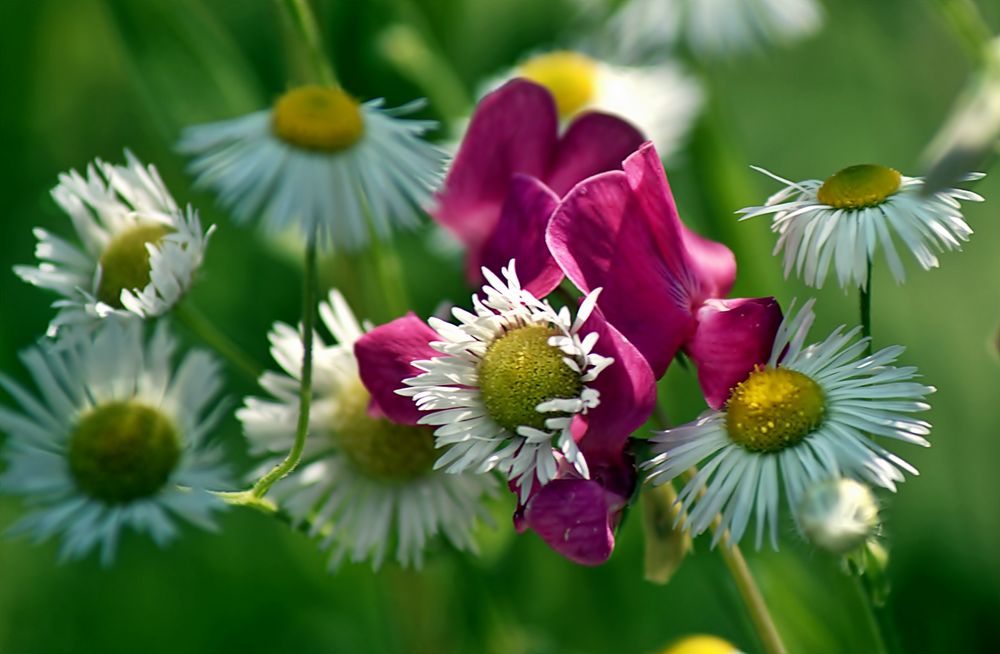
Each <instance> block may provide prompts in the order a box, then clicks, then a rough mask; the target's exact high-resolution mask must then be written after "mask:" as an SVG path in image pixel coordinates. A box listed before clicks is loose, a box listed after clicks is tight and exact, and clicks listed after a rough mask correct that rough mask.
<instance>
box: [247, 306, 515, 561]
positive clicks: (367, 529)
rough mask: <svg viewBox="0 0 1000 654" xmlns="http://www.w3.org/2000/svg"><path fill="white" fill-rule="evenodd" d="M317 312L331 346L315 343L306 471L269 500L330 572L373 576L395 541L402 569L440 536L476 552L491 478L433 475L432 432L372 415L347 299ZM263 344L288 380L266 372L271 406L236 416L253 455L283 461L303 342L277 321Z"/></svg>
mask: <svg viewBox="0 0 1000 654" xmlns="http://www.w3.org/2000/svg"><path fill="white" fill-rule="evenodd" d="M319 313H320V317H321V318H322V320H323V323H324V324H325V325H326V326H327V328H328V329H329V331H330V333H331V334H333V336H334V338H335V341H336V342H335V343H334V344H331V345H326V344H325V343H324V342H323V340H322V338H321V337H320V336H319V335H316V336H315V337H314V339H315V340H314V350H313V351H314V361H313V383H312V391H313V398H312V408H311V411H310V414H309V438H308V439H307V441H306V446H305V451H304V454H303V461H304V462H305V463H304V465H303V466H302V467H301V468H300V469H299V470H297V471H296V472H295V473H293V474H292V475H290V476H289V477H287V478H286V479H283V480H282V481H280V482H278V483H277V484H276V485H275V486H274V488H273V490H272V491H271V495H272V496H273V497H274V498H275V499H276V500H278V502H279V503H280V506H281V507H282V509H284V510H286V511H288V512H289V513H290V515H291V516H292V517H293V518H294V519H295V520H297V521H301V522H306V523H308V524H309V525H310V533H311V535H313V536H318V537H320V538H321V546H322V547H323V548H324V549H330V551H331V555H330V562H329V564H330V568H331V569H335V568H337V567H338V566H339V565H340V564H341V563H342V562H343V560H344V559H345V557H349V558H350V560H351V561H353V562H359V561H363V560H365V559H368V558H370V559H371V561H372V565H373V567H374V568H378V567H379V566H381V564H382V562H383V561H384V559H385V556H386V552H387V550H388V549H389V548H390V547H391V546H392V544H393V543H395V547H396V561H397V562H399V564H400V565H403V566H415V567H420V566H421V565H422V564H423V559H424V552H425V550H426V548H427V546H428V543H429V542H430V540H431V539H432V538H434V537H435V536H437V535H439V534H442V535H444V536H445V537H446V538H447V539H448V540H449V541H450V542H451V543H452V544H453V545H454V546H455V547H457V548H458V549H461V550H471V551H476V543H475V541H474V539H473V529H474V527H475V525H476V521H477V519H479V518H483V519H486V520H489V517H488V515H487V512H486V508H485V506H484V504H483V500H484V499H485V498H487V497H491V496H493V494H494V492H495V490H496V487H497V483H496V479H495V478H493V477H491V476H485V475H459V476H454V475H446V474H444V473H441V472H438V471H435V470H434V469H433V463H434V459H435V458H436V456H437V451H436V450H435V449H434V437H433V434H432V433H431V430H430V429H428V428H426V427H419V426H413V425H405V424H398V423H395V422H392V421H390V420H389V419H387V418H386V417H385V416H384V415H382V414H380V413H378V412H377V411H376V410H374V409H373V405H372V397H371V395H370V394H369V392H368V390H367V389H366V388H365V386H364V384H363V383H362V380H361V376H360V371H359V367H358V360H357V358H356V356H355V354H354V344H355V342H356V341H357V340H358V339H359V338H361V336H362V334H363V333H364V331H363V330H362V327H361V325H359V324H358V321H357V319H356V318H355V317H354V314H353V313H352V312H351V309H350V307H348V305H347V303H346V302H345V300H344V298H343V296H342V295H341V294H340V293H339V292H337V291H333V292H331V293H330V297H329V302H324V303H320V306H319ZM269 338H270V341H271V353H272V355H273V356H274V359H275V361H277V363H278V365H280V366H281V367H282V369H284V371H285V374H280V373H273V372H266V373H264V375H262V376H261V379H260V384H261V386H262V387H263V388H264V389H265V390H267V391H268V392H269V393H270V394H271V395H272V396H273V398H274V399H273V400H272V399H259V398H253V397H250V398H247V399H246V401H245V405H244V407H243V408H242V409H240V410H239V411H238V412H237V414H236V415H237V418H239V419H240V421H241V422H242V423H243V428H244V432H245V433H246V436H247V439H248V440H249V442H250V448H251V452H252V453H255V454H264V453H267V454H279V455H282V456H283V455H284V454H285V453H286V452H287V451H288V449H289V448H290V447H291V445H292V442H293V440H294V437H295V425H296V422H297V420H298V412H299V398H298V393H299V379H300V375H301V365H302V341H301V337H300V334H299V332H298V331H296V330H295V329H294V328H292V327H291V326H289V325H285V324H281V323H277V324H275V326H274V329H273V331H272V332H271V334H270V337H269ZM268 468H270V465H269V466H268Z"/></svg>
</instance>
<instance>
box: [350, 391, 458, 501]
mask: <svg viewBox="0 0 1000 654" xmlns="http://www.w3.org/2000/svg"><path fill="white" fill-rule="evenodd" d="M370 400H371V396H370V395H369V394H368V391H367V389H365V387H364V386H363V385H362V384H361V380H360V379H359V380H358V381H357V385H356V386H354V387H348V388H342V389H340V391H339V392H338V393H337V398H336V403H335V406H336V408H335V410H334V414H333V418H332V424H331V427H332V429H333V433H334V439H335V441H336V444H337V447H338V449H339V450H340V451H341V452H342V453H343V454H344V456H346V457H347V458H348V459H349V460H350V461H351V463H352V464H353V465H354V467H355V468H356V469H357V470H359V471H361V472H362V473H364V474H365V475H367V476H368V477H371V478H373V479H378V480H380V481H407V480H409V479H413V478H414V477H419V476H420V475H422V474H424V473H426V472H429V471H430V470H431V469H432V468H433V466H434V461H435V460H437V457H438V454H439V452H438V451H437V450H435V449H434V431H433V430H432V429H431V428H429V427H415V426H411V425H400V424H397V423H395V422H391V421H389V420H386V419H385V418H373V417H371V416H370V415H369V414H368V404H369V402H370Z"/></svg>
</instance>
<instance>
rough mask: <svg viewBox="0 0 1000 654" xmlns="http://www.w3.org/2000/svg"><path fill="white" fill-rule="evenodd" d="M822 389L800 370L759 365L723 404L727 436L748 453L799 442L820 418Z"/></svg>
mask: <svg viewBox="0 0 1000 654" xmlns="http://www.w3.org/2000/svg"><path fill="white" fill-rule="evenodd" d="M825 410H826V401H825V399H824V397H823V389H821V388H820V387H819V384H817V383H816V382H815V381H813V380H812V379H810V378H809V377H806V376H805V375H803V374H802V373H801V372H796V371H794V370H788V369H786V368H759V369H757V370H754V371H753V372H752V373H750V376H749V377H748V378H747V379H746V380H744V381H743V382H741V383H740V384H739V386H737V387H736V388H734V389H733V392H732V393H731V394H730V395H729V400H728V401H727V403H726V430H727V431H728V433H729V438H730V439H732V440H733V441H734V442H736V443H738V444H740V445H742V446H743V447H744V448H746V449H748V450H750V451H751V452H777V451H779V450H783V449H785V448H786V447H791V446H793V445H796V444H798V443H800V442H801V441H802V439H804V438H805V437H806V436H808V435H809V434H810V433H811V432H812V431H813V430H814V429H816V427H818V426H819V424H820V422H822V420H823V414H824V412H825Z"/></svg>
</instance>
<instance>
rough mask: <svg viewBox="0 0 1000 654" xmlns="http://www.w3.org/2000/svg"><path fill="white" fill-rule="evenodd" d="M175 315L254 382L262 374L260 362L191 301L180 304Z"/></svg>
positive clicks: (175, 310)
mask: <svg viewBox="0 0 1000 654" xmlns="http://www.w3.org/2000/svg"><path fill="white" fill-rule="evenodd" d="M174 315H176V316H177V319H178V320H179V321H180V322H181V324H183V325H184V326H185V327H187V328H188V329H189V330H191V332H192V333H194V334H195V335H196V336H197V337H198V338H200V339H201V340H202V342H204V343H205V345H207V346H209V347H210V348H212V349H213V350H215V351H216V352H217V353H218V354H219V355H220V356H221V357H223V358H224V359H225V360H226V361H228V362H229V363H230V364H231V365H232V366H233V368H235V369H237V370H239V371H240V372H241V373H243V374H245V375H246V376H247V377H249V378H250V379H251V380H252V381H254V382H256V381H257V379H258V378H259V377H260V376H261V374H262V373H263V371H264V370H263V368H262V367H261V366H260V364H258V363H257V362H256V361H254V359H253V357H251V356H250V355H249V354H247V353H246V352H244V351H243V349H242V348H241V347H240V346H239V345H237V344H236V343H234V342H233V341H232V340H231V339H230V338H229V337H228V336H226V335H225V333H223V332H222V331H221V330H220V329H218V328H217V327H216V326H215V325H214V324H213V323H212V321H211V320H209V319H208V317H207V316H205V314H203V313H202V312H201V311H199V310H198V308H197V307H195V306H194V305H193V304H192V303H191V302H190V301H187V302H183V303H181V304H178V305H177V307H176V308H175V309H174Z"/></svg>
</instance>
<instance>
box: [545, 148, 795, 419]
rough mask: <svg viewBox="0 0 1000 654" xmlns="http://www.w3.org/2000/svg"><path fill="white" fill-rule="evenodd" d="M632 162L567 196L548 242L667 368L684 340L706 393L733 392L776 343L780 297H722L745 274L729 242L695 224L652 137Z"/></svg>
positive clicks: (658, 370) (577, 280)
mask: <svg viewBox="0 0 1000 654" xmlns="http://www.w3.org/2000/svg"><path fill="white" fill-rule="evenodd" d="M623 166H624V170H621V171H612V172H606V173H601V174H600V175H595V176H593V177H591V178H589V179H587V180H585V181H584V182H582V183H580V184H578V185H577V186H576V187H575V188H574V189H573V190H572V191H571V192H570V193H569V194H568V195H567V196H566V197H565V198H563V200H562V202H560V204H559V207H558V208H557V209H556V212H555V213H554V214H553V216H552V220H551V222H550V224H549V228H548V235H547V242H548V244H549V249H550V250H551V252H552V256H553V257H554V258H555V260H556V262H558V264H559V266H560V267H561V268H562V270H563V271H564V272H565V273H566V276H567V277H568V278H569V279H570V280H571V281H572V282H573V283H574V284H575V285H576V286H577V287H578V288H579V289H580V290H582V291H583V292H585V293H589V292H591V291H592V290H593V289H595V288H599V287H600V288H603V289H604V292H603V293H601V296H600V298H599V299H598V302H597V305H598V306H599V307H600V308H601V310H602V311H603V312H604V315H605V316H606V317H607V319H608V321H609V322H610V323H611V324H613V325H614V326H615V327H616V328H617V329H618V330H620V331H621V332H622V334H624V335H625V337H626V338H627V339H628V340H629V341H630V342H631V343H633V344H635V346H636V347H637V348H638V349H639V351H640V352H642V354H643V355H644V356H645V357H646V359H647V360H648V361H649V364H650V366H651V367H652V369H653V373H654V374H655V375H656V376H657V377H660V376H662V375H663V373H664V372H665V371H666V369H667V367H668V366H669V365H670V362H671V361H672V360H673V358H674V356H675V355H676V354H677V353H678V352H679V351H681V350H682V349H683V350H684V351H685V352H687V354H688V355H690V357H691V358H692V359H693V360H694V362H695V363H696V364H697V366H698V376H699V380H700V382H701V385H702V389H703V391H704V392H705V398H706V399H707V400H708V402H709V404H710V405H711V406H713V407H717V406H720V405H721V404H722V403H723V402H725V399H726V396H727V395H728V392H729V388H730V386H732V384H733V383H734V382H737V381H739V380H740V379H742V378H743V377H744V376H745V375H746V373H747V372H749V371H750V370H751V369H752V367H753V364H754V363H755V362H756V361H759V360H760V359H761V358H762V357H763V356H764V355H765V354H766V352H767V349H768V348H769V347H770V342H771V339H772V338H773V336H774V332H775V330H776V329H777V327H778V323H779V322H780V321H781V310H780V309H779V308H778V305H777V303H776V302H775V301H774V300H773V298H753V299H733V300H720V299H718V298H721V297H723V296H724V295H725V294H726V293H728V292H729V289H730V288H731V287H732V284H733V281H734V280H735V278H736V261H735V259H734V257H733V253H732V252H730V250H729V248H727V247H726V246H724V245H722V244H721V243H716V242H714V241H709V240H707V239H704V238H702V237H700V236H698V235H697V234H695V233H693V232H691V231H690V230H689V229H688V228H687V227H686V226H685V225H684V224H683V223H682V222H681V221H680V218H679V216H678V214H677V208H676V206H675V205H674V199H673V196H672V195H671V192H670V186H669V184H668V182H667V178H666V175H665V173H664V172H663V166H662V164H661V163H660V159H659V157H658V155H657V154H656V150H655V149H654V148H653V146H652V144H649V143H647V144H645V145H643V146H642V147H641V148H640V149H639V150H638V152H636V153H635V154H633V155H632V156H630V157H629V158H628V159H626V160H625V162H624V164H623Z"/></svg>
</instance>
